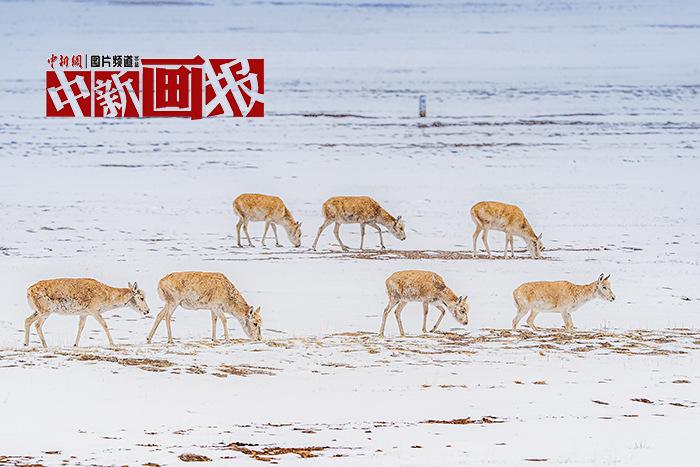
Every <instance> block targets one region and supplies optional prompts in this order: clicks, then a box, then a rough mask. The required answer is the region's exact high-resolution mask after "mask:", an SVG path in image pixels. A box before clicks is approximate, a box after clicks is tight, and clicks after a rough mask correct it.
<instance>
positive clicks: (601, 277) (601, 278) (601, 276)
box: [598, 273, 605, 281]
mask: <svg viewBox="0 0 700 467" xmlns="http://www.w3.org/2000/svg"><path fill="white" fill-rule="evenodd" d="M604 275H605V273H603V274H601V275H600V277H599V278H598V280H599V281H602V280H603V276H604Z"/></svg>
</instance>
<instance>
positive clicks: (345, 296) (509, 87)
mask: <svg viewBox="0 0 700 467" xmlns="http://www.w3.org/2000/svg"><path fill="white" fill-rule="evenodd" d="M0 9H1V10H2V12H3V14H1V15H0V26H1V28H0V30H1V31H2V34H3V39H4V40H3V42H4V46H3V49H4V53H3V58H4V60H5V65H4V66H3V67H2V69H0V103H1V105H2V106H1V107H0V148H1V149H2V150H1V151H0V225H2V229H1V230H0V273H2V279H3V280H2V281H0V297H2V298H1V300H2V301H1V302H0V303H1V304H2V309H3V313H2V315H0V378H1V379H2V381H4V382H5V384H3V389H2V390H0V413H2V415H3V420H5V423H3V424H0V463H1V462H3V461H4V462H7V463H9V464H23V463H32V462H34V463H41V464H46V465H55V464H60V463H61V462H62V461H63V460H66V463H67V464H70V465H74V464H81V465H86V464H99V465H120V464H129V465H139V464H144V463H147V462H152V463H156V464H160V465H173V464H177V463H179V462H180V460H179V459H178V456H180V455H181V454H185V453H194V454H199V455H204V456H207V457H209V458H210V459H212V460H213V461H215V462H217V463H221V464H224V463H231V464H233V463H234V462H235V463H236V464H237V465H238V464H241V463H244V464H245V463H250V464H252V465H255V464H259V462H261V460H266V459H267V460H272V461H274V462H278V463H283V464H314V465H327V464H329V463H331V462H332V463H334V464H336V463H337V464H341V465H368V464H378V465H464V464H466V463H469V464H472V465H485V464H490V465H492V464H505V465H514V464H521V463H522V464H530V463H531V462H532V463H535V464H537V463H542V464H573V465H601V464H603V465H608V464H615V465H658V464H660V463H669V464H670V465H682V464H686V465H689V464H691V463H692V459H693V458H694V450H693V447H694V444H693V443H694V438H695V437H696V435H695V432H696V431H697V426H698V424H699V423H700V412H699V410H700V408H699V403H700V398H699V397H698V389H697V387H698V385H700V366H699V365H698V364H699V363H700V361H699V357H700V313H699V311H700V310H699V305H700V302H699V301H700V293H699V292H698V283H699V281H700V253H699V252H700V248H698V246H699V241H700V229H699V226H700V204H698V202H697V200H698V199H699V196H700V186H699V185H698V183H697V180H698V173H700V158H699V156H700V154H699V153H698V148H699V147H700V131H699V130H700V82H698V78H697V77H698V72H699V71H700V65H698V61H697V48H698V47H697V46H698V44H700V23H699V22H698V21H699V19H698V18H700V5H698V4H697V2H690V1H688V2H659V1H658V0H657V1H655V2H641V1H631V2H630V1H614V2H602V1H601V2H595V1H578V2H540V1H525V2H511V1H502V2H494V3H491V2H483V3H480V2H451V1H447V2H440V3H435V4H432V3H431V4H427V3H426V4H424V3H418V2H411V1H401V2H380V3H372V2H353V1H344V2H264V1H261V2H227V3H218V2H207V1H205V2H136V1H134V2H129V1H126V2H120V1H111V2H110V1H107V2H97V1H85V2H65V3H63V2H1V3H0ZM51 53H56V54H59V53H66V54H74V53H96V54H98V53H105V54H108V53H111V54H116V53H122V54H137V55H140V56H141V57H149V56H150V57H173V56H181V57H192V56H194V55H197V54H199V55H202V56H205V57H230V56H247V57H255V56H259V57H263V58H265V67H266V70H265V74H266V76H265V80H266V82H265V88H266V92H265V99H266V117H265V118H264V119H260V120H254V119H248V120H234V119H204V120H200V121H190V120H180V119H150V120H149V119H142V120H128V121H126V120H125V121H112V120H97V119H90V120H77V119H46V118H44V105H45V100H44V90H45V83H44V72H45V70H46V59H47V58H48V56H49V55H50V54H51ZM421 94H424V95H426V96H427V104H428V117H427V118H425V119H418V118H416V116H417V111H418V96H419V95H421ZM244 192H260V193H271V194H278V195H280V196H281V197H282V198H283V199H284V200H285V202H286V204H287V206H288V207H289V208H290V209H291V210H292V212H293V213H294V215H295V217H296V218H297V219H298V220H301V221H302V223H303V226H302V230H303V237H302V242H303V243H302V247H301V248H298V249H294V248H291V247H289V246H288V245H289V242H288V241H287V240H286V238H283V239H282V242H283V243H284V244H285V246H284V247H282V248H275V247H268V248H262V247H261V246H260V245H259V239H260V237H261V235H262V225H261V224H253V225H252V227H251V234H252V235H253V236H254V237H255V238H254V241H255V242H256V247H255V248H243V249H239V248H236V247H235V246H234V245H235V223H236V221H237V218H236V217H235V216H234V215H233V212H232V209H231V202H232V200H233V199H234V198H235V197H236V196H237V195H238V194H240V193H244ZM334 195H371V196H373V197H374V198H375V199H377V200H378V201H379V202H380V203H382V205H383V206H384V207H385V208H386V209H387V210H388V211H389V212H391V213H392V214H394V215H402V216H403V218H404V219H405V221H406V226H407V237H408V238H407V239H406V240H405V241H404V242H401V241H399V240H397V239H395V238H393V237H391V235H390V234H388V233H387V234H385V243H386V244H387V246H388V248H389V250H388V251H387V252H384V253H379V252H378V251H376V250H374V249H375V248H376V247H377V246H378V238H377V236H376V233H375V232H374V231H373V230H372V229H368V236H367V237H366V239H365V245H366V246H369V247H370V248H371V249H372V251H369V252H366V253H361V252H359V251H356V250H354V251H350V252H348V253H341V252H339V248H338V246H337V245H336V242H335V239H334V238H333V234H332V231H331V230H332V229H327V230H326V232H325V233H324V235H323V237H322V238H321V240H320V243H319V251H318V252H312V251H309V246H310V244H311V243H312V241H313V238H314V236H315V234H316V229H317V228H318V226H319V225H320V224H321V222H322V215H321V204H322V203H323V201H324V200H325V199H327V198H328V197H329V196H334ZM481 200H500V201H505V202H512V203H516V204H518V205H519V206H521V207H522V208H523V210H524V211H525V213H526V215H527V216H528V218H529V220H530V222H531V223H532V225H533V227H534V228H535V230H536V231H537V232H538V233H539V232H542V233H543V242H544V244H545V247H546V250H545V252H544V256H545V259H544V260H540V261H533V260H529V259H527V255H526V253H525V251H524V243H522V241H520V240H518V239H516V244H515V246H516V254H517V256H518V258H517V259H516V260H502V259H495V260H488V259H485V257H484V256H483V254H482V255H481V256H480V257H479V258H478V259H471V258H470V256H469V254H468V253H469V252H470V250H471V234H472V232H473V229H474V226H473V224H472V221H471V219H470V218H469V208H470V207H471V205H472V204H474V203H475V202H477V201H481ZM341 235H342V236H343V239H344V241H345V242H346V243H348V244H349V245H350V246H354V247H357V246H358V245H359V228H358V227H357V226H346V227H343V228H342V229H341ZM282 237H284V234H283V235H282ZM272 244H273V242H270V243H268V245H272ZM490 244H491V247H492V248H493V249H494V250H500V252H502V249H503V245H504V237H503V235H502V234H498V233H492V234H491V240H490ZM480 246H481V243H480ZM518 250H520V251H518ZM495 252H496V253H499V251H495ZM401 269H429V270H434V271H435V272H437V273H439V274H441V275H442V276H443V277H444V278H445V281H446V283H447V284H448V285H449V286H450V287H452V288H453V289H454V290H455V292H457V293H458V294H467V295H468V296H469V302H470V304H471V312H470V323H469V325H468V326H467V327H466V328H464V327H462V326H460V325H458V323H457V322H456V321H455V320H454V319H453V318H452V317H451V316H446V317H445V320H444V321H443V324H442V326H441V328H442V330H443V331H444V333H443V334H436V335H430V336H421V335H420V333H419V331H420V324H421V318H422V313H421V307H420V306H419V305H418V304H412V305H409V306H408V307H407V308H406V310H405V312H404V313H403V321H404V326H405V327H406V331H407V333H408V334H409V337H406V338H397V337H396V335H397V329H396V323H395V321H392V318H390V320H389V322H388V323H387V324H388V328H387V334H388V338H387V339H380V338H379V337H378V336H377V334H376V332H377V331H378V329H379V325H380V319H381V313H382V310H383V308H384V306H385V305H386V293H385V289H384V280H385V279H386V277H388V276H389V275H390V274H391V273H393V272H394V271H397V270H401ZM182 270H205V271H207V270H208V271H220V272H223V273H225V274H226V275H227V276H228V277H229V278H230V279H231V280H232V281H233V282H234V284H236V286H237V287H238V288H239V290H241V292H242V293H243V294H244V295H245V297H246V298H247V299H248V301H249V302H250V303H251V304H253V305H255V306H258V305H259V306H261V309H262V316H263V337H264V341H263V342H262V343H250V342H248V341H245V340H243V339H242V337H243V333H242V331H241V330H240V328H239V327H238V325H237V324H235V323H234V324H232V325H231V332H232V335H233V336H235V337H236V338H237V340H234V341H233V342H231V343H229V344H219V345H213V344H212V343H211V342H210V341H209V340H208V339H207V337H208V336H209V333H210V328H209V326H210V321H209V316H208V313H206V312H197V313H194V312H189V311H185V310H182V309H179V310H178V311H176V313H175V320H174V323H173V328H174V334H175V338H176V342H175V344H174V345H170V346H167V345H166V344H165V331H164V329H160V330H159V332H158V334H156V338H155V339H154V342H153V344H150V345H146V344H145V336H146V334H147V333H148V331H149V329H150V326H151V325H152V322H153V318H152V317H153V315H154V314H155V313H156V312H157V311H158V310H159V309H160V308H161V306H162V301H161V300H160V299H159V298H158V295H157V293H156V285H157V282H158V280H159V279H160V278H161V277H162V276H164V275H166V274H167V273H169V272H172V271H182ZM601 272H605V273H610V274H611V281H612V285H613V289H614V291H615V294H616V295H617V300H616V301H615V302H614V303H607V302H602V301H596V302H592V303H590V304H588V305H587V306H585V307H584V308H582V309H581V310H579V311H577V312H576V313H574V316H573V319H574V323H575V325H576V326H577V332H576V333H574V334H573V335H571V334H564V333H561V332H560V326H561V324H562V323H561V320H560V318H559V317H558V316H557V315H541V316H540V317H539V318H538V324H539V325H540V326H543V327H545V328H547V329H545V330H544V331H542V332H540V333H537V334H535V333H531V332H529V331H528V330H527V327H523V330H522V332H517V333H516V332H510V331H506V330H507V329H509V327H510V321H511V319H512V317H513V315H514V314H515V308H514V305H513V302H512V296H511V293H512V290H513V289H514V288H515V287H517V286H518V285H519V284H520V283H522V282H525V281H530V280H557V279H565V280H570V281H572V282H576V283H585V282H590V281H592V280H594V279H595V278H596V277H598V275H599V274H600V273H601ZM53 277H95V278H97V279H99V280H101V281H103V282H105V283H108V284H110V285H114V286H126V284H127V282H128V281H134V280H136V281H138V282H139V284H140V285H141V287H142V288H144V290H145V291H146V294H147V301H148V303H149V305H150V306H151V310H152V313H151V316H150V317H149V318H143V317H140V316H137V314H136V313H134V312H132V311H130V310H117V311H115V312H113V313H111V314H108V315H106V319H107V322H108V324H109V326H110V329H111V331H112V334H113V336H114V339H115V341H116V342H117V343H118V344H119V345H120V347H119V348H118V349H117V350H111V349H108V348H107V347H106V343H107V342H106V338H105V336H104V335H103V333H102V331H101V329H100V328H99V326H98V325H97V323H96V322H94V321H92V320H88V323H87V326H86V330H85V332H84V334H83V340H82V345H83V347H81V348H79V349H74V348H73V347H72V343H73V340H74V338H75V332H76V328H77V319H76V318H66V317H60V316H54V317H51V318H50V319H49V320H48V321H47V323H46V325H45V326H44V331H45V334H46V337H47V340H48V344H49V347H50V348H49V350H43V349H42V348H41V347H40V345H39V341H38V337H37V336H36V334H35V333H34V332H32V340H31V346H30V347H29V348H24V347H22V345H21V344H22V338H23V321H24V318H25V317H26V316H27V315H29V314H30V310H29V308H28V305H27V302H26V289H27V287H28V286H29V285H31V284H32V283H34V282H36V281H37V280H39V279H45V278H53ZM436 317H437V312H436V311H435V310H432V311H431V315H430V320H431V322H432V321H433V320H434V319H436ZM448 422H450V423H448ZM283 448H290V449H291V452H288V453H285V450H284V449H283ZM3 456H7V457H3Z"/></svg>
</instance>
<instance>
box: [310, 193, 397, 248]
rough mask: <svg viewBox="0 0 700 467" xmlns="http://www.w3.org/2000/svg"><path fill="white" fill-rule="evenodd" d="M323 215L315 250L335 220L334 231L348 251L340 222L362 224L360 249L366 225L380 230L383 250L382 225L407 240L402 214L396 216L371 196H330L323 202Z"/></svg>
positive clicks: (342, 246) (362, 244)
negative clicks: (325, 231) (341, 233)
mask: <svg viewBox="0 0 700 467" xmlns="http://www.w3.org/2000/svg"><path fill="white" fill-rule="evenodd" d="M323 217H324V218H325V220H324V221H323V224H322V225H321V227H319V228H318V233H317V234H316V240H314V244H313V246H312V247H311V248H312V249H313V250H315V249H316V244H317V243H318V239H319V237H321V234H322V233H323V231H324V230H325V228H326V227H328V226H329V225H331V224H332V223H334V222H335V228H334V229H333V233H334V234H335V238H336V239H337V240H338V243H339V244H340V247H341V248H342V249H343V251H347V250H348V247H347V245H345V244H344V243H343V241H342V240H341V239H340V234H339V232H340V224H360V250H362V249H363V248H364V244H365V226H366V225H369V226H370V227H374V228H375V229H377V232H379V243H380V244H381V246H382V250H383V249H385V248H386V247H385V246H384V239H383V238H382V230H381V229H380V228H379V226H380V225H383V226H384V227H386V228H387V229H389V232H391V233H392V235H394V237H396V238H398V239H399V240H406V232H405V231H404V229H405V225H404V222H403V220H401V216H399V217H396V218H394V217H393V216H392V215H391V214H389V213H388V212H386V211H385V210H384V209H383V208H382V207H381V206H380V205H379V203H377V202H376V201H375V200H373V199H372V198H370V197H369V196H336V197H333V198H328V200H327V201H326V202H325V203H323Z"/></svg>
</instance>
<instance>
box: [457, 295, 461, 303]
mask: <svg viewBox="0 0 700 467" xmlns="http://www.w3.org/2000/svg"><path fill="white" fill-rule="evenodd" d="M460 303H462V296H461V295H460V296H459V297H457V304H460Z"/></svg>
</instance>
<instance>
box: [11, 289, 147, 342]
mask: <svg viewBox="0 0 700 467" xmlns="http://www.w3.org/2000/svg"><path fill="white" fill-rule="evenodd" d="M27 301H29V306H30V307H31V308H32V309H33V310H34V312H33V313H32V314H31V315H29V317H27V319H25V320H24V345H29V331H30V328H31V326H32V324H34V327H35V328H36V332H37V334H39V339H41V345H43V346H44V348H46V347H47V346H46V340H45V339H44V332H43V331H42V329H41V327H42V326H43V325H44V321H46V319H47V318H48V317H49V315H50V314H52V313H57V314H59V315H77V316H80V321H78V335H77V336H76V338H75V344H74V345H75V346H76V347H77V346H78V344H79V343H80V334H82V332H83V328H84V327H85V320H86V319H87V317H88V316H92V317H93V318H95V320H96V321H97V322H98V323H99V324H100V326H102V329H103V330H104V332H105V334H107V340H108V341H109V345H110V346H112V347H114V341H112V336H111V335H110V334H109V329H108V328H107V323H106V322H105V320H104V318H103V317H102V313H104V312H105V311H110V310H114V309H116V308H124V307H129V308H131V309H133V310H135V311H138V312H139V313H141V314H143V315H147V314H148V305H147V304H146V298H145V296H144V293H143V291H142V290H141V289H139V287H138V285H137V284H136V282H134V283H133V284H132V283H129V287H127V288H123V289H121V288H115V287H110V286H108V285H106V284H103V283H102V282H99V281H96V280H95V279H50V280H44V281H39V282H37V283H36V284H34V285H32V286H31V287H29V289H27Z"/></svg>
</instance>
